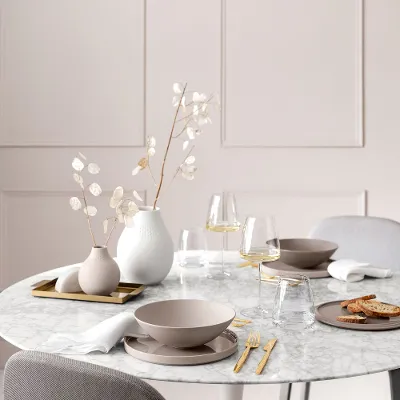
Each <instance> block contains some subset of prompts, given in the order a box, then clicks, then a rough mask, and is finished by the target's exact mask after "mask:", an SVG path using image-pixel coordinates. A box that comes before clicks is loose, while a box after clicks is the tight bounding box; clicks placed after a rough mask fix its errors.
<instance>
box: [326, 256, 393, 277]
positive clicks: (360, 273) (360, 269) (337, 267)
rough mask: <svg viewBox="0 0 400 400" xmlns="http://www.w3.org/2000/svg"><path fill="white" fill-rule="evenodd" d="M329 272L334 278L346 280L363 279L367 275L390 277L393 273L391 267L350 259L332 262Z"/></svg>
mask: <svg viewBox="0 0 400 400" xmlns="http://www.w3.org/2000/svg"><path fill="white" fill-rule="evenodd" d="M328 272H329V274H330V275H331V276H332V277H333V278H336V279H339V280H341V281H346V282H358V281H362V280H363V279H364V277H365V276H370V277H372V278H390V277H391V276H392V275H393V274H392V271H391V270H390V269H383V268H376V267H373V266H372V265H371V264H368V263H362V262H358V261H355V260H350V259H343V260H338V261H334V262H332V263H331V264H330V265H329V267H328Z"/></svg>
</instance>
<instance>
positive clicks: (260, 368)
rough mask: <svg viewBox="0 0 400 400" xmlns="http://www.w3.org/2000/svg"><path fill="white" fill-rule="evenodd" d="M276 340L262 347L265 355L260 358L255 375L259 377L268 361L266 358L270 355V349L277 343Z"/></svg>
mask: <svg viewBox="0 0 400 400" xmlns="http://www.w3.org/2000/svg"><path fill="white" fill-rule="evenodd" d="M277 340H278V339H271V340H270V341H269V342H268V343H267V344H266V345H265V346H264V350H265V354H264V357H263V358H262V360H261V361H260V363H259V364H258V367H257V369H256V374H257V375H260V374H261V373H262V371H263V369H264V367H265V364H266V363H267V361H268V358H269V356H270V354H271V351H272V349H273V348H274V346H275V343H276V342H277Z"/></svg>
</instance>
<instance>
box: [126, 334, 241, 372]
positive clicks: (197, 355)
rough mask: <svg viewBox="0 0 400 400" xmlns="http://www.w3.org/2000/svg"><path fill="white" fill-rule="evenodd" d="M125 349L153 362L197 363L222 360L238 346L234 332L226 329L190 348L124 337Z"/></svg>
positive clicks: (140, 358)
mask: <svg viewBox="0 0 400 400" xmlns="http://www.w3.org/2000/svg"><path fill="white" fill-rule="evenodd" d="M124 347H125V351H126V352H127V353H128V354H130V355H131V356H133V357H135V358H137V359H139V360H142V361H147V362H151V363H154V364H163V365H198V364H208V363H212V362H215V361H220V360H223V359H224V358H227V357H229V356H231V355H232V354H234V353H235V352H236V351H237V347H238V338H237V336H236V334H235V333H233V332H232V331H230V330H229V329H226V330H225V331H224V332H222V333H221V334H220V335H219V336H218V337H217V338H215V339H214V340H212V341H211V342H209V343H206V344H203V345H202V346H199V347H192V348H190V349H175V348H173V347H168V346H164V345H162V344H160V343H158V342H157V341H156V340H154V339H152V338H148V339H136V338H133V337H130V336H126V337H125V338H124Z"/></svg>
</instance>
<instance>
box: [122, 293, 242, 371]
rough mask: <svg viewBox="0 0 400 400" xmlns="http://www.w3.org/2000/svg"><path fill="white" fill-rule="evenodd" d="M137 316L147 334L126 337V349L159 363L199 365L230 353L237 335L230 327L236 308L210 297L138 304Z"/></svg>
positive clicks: (235, 342) (137, 355) (139, 356)
mask: <svg viewBox="0 0 400 400" xmlns="http://www.w3.org/2000/svg"><path fill="white" fill-rule="evenodd" d="M135 317H136V319H137V321H138V323H139V325H140V326H141V328H142V329H143V330H144V332H145V333H146V334H147V335H131V336H126V337H125V350H126V352H127V353H129V354H130V355H132V356H133V357H135V358H138V359H140V360H143V361H148V362H152V363H156V364H166V365H196V364H206V363H209V362H214V361H218V360H222V359H223V358H226V357H229V356H230V355H232V354H233V353H235V352H236V350H237V345H238V343H237V337H236V335H235V334H234V333H233V332H231V331H229V330H227V329H226V328H227V327H228V326H229V325H230V323H231V322H232V321H233V319H234V318H235V311H234V310H233V309H232V308H230V307H228V306H225V305H223V304H219V303H215V302H211V301H206V300H191V299H182V300H166V301H158V302H155V303H150V304H147V305H145V306H142V307H140V308H138V309H137V310H136V312H135Z"/></svg>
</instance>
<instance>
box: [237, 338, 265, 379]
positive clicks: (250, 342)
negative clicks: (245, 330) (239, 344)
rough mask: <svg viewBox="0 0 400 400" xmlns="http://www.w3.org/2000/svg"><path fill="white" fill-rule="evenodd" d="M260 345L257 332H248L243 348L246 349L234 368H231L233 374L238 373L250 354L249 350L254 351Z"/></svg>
mask: <svg viewBox="0 0 400 400" xmlns="http://www.w3.org/2000/svg"><path fill="white" fill-rule="evenodd" d="M259 345H260V333H259V332H250V334H249V337H248V338H247V340H246V343H245V346H246V349H245V351H244V352H243V354H242V355H241V356H240V358H239V360H238V362H237V363H236V365H235V367H234V368H233V372H236V373H238V372H239V371H240V370H241V369H242V367H243V364H244V363H245V361H246V360H247V356H248V355H249V353H250V350H251V349H256V348H257V347H258V346H259Z"/></svg>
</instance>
